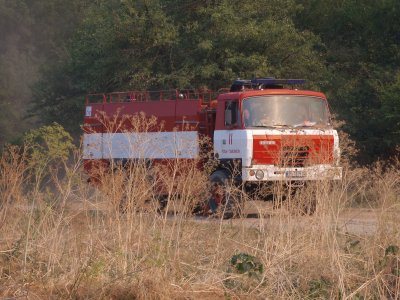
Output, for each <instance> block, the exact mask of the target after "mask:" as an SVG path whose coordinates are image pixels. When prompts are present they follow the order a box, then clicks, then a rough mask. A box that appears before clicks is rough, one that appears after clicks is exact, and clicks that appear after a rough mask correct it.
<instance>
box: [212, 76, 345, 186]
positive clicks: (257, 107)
mask: <svg viewBox="0 0 400 300" xmlns="http://www.w3.org/2000/svg"><path fill="white" fill-rule="evenodd" d="M303 82H304V81H303V80H277V79H273V78H263V79H256V80H239V81H236V82H234V84H233V85H232V87H231V91H230V92H229V93H225V94H221V95H220V96H219V97H218V99H217V109H216V111H217V116H216V124H215V131H214V155H215V157H216V158H218V159H219V161H220V162H221V166H223V167H224V168H231V169H232V166H233V165H235V168H236V172H237V173H239V176H238V177H239V178H240V180H241V181H242V182H243V183H246V182H253V183H260V182H272V181H282V180H284V181H297V182H298V181H300V182H305V181H309V180H320V179H329V180H340V179H341V177H342V169H341V167H340V166H339V157H340V149H339V138H338V134H337V131H336V130H334V129H333V127H332V124H331V120H330V112H329V106H328V102H327V99H326V96H325V95H324V94H323V93H320V92H315V91H307V90H297V89H288V88H284V86H285V85H292V84H301V83H303Z"/></svg>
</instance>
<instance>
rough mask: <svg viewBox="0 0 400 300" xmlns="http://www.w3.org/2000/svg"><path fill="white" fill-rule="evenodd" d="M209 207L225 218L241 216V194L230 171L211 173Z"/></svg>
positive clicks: (213, 212)
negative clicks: (233, 181)
mask: <svg viewBox="0 0 400 300" xmlns="http://www.w3.org/2000/svg"><path fill="white" fill-rule="evenodd" d="M209 182H210V199H209V201H208V208H209V209H210V210H211V212H212V214H214V215H216V216H220V217H222V218H224V219H230V218H233V217H239V216H240V215H241V213H242V206H243V205H242V201H241V199H240V194H239V193H238V192H237V190H236V187H235V186H234V185H233V183H232V180H231V176H230V175H229V173H228V171H225V170H217V171H215V172H214V173H212V174H211V176H210V178H209Z"/></svg>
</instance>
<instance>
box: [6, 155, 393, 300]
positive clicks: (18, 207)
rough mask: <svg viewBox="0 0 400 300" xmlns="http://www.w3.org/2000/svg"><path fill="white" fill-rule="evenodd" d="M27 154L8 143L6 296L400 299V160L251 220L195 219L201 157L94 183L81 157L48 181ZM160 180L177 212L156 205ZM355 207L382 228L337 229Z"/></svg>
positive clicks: (202, 191) (313, 190) (322, 186)
mask: <svg viewBox="0 0 400 300" xmlns="http://www.w3.org/2000/svg"><path fill="white" fill-rule="evenodd" d="M77 157H79V155H77ZM26 159H27V155H26V153H23V152H22V153H21V150H20V149H17V148H12V149H8V150H7V151H4V153H3V156H2V158H1V161H0V167H1V169H0V176H1V177H0V197H1V198H0V200H1V203H0V205H1V206H0V298H11V299H12V298H22V299H24V298H27V299H47V298H54V299H62V298H65V299H71V298H72V299H81V298H95V299H133V298H134V299H226V298H227V299H239V298H240V299H254V298H256V299H266V298H270V299H305V298H309V299H326V298H342V299H370V298H373V299H377V298H389V299H390V298H391V299H397V298H400V280H399V275H400V268H399V263H400V256H399V255H400V251H399V246H400V226H399V224H398V216H399V213H400V201H399V196H398V195H399V180H400V172H399V169H398V166H399V165H398V164H397V165H396V164H393V165H392V167H389V168H388V167H386V168H383V167H382V166H381V165H377V166H375V167H372V168H369V169H360V168H359V169H351V170H350V169H348V170H346V171H345V174H344V179H343V181H342V182H336V183H333V184H332V183H327V182H318V183H315V184H312V185H310V186H308V187H307V188H305V189H304V190H303V191H302V193H299V194H297V195H295V196H294V198H293V199H292V201H294V202H296V203H298V202H301V201H307V200H308V199H310V198H311V197H316V199H317V201H318V206H317V211H316V213H315V215H313V216H304V215H300V214H297V213H296V211H293V209H292V211H291V212H290V213H289V212H288V210H287V209H286V208H281V209H278V210H276V212H275V213H274V214H273V215H270V216H268V217H267V218H260V219H258V221H257V226H254V225H249V224H250V223H249V222H248V220H246V219H245V218H240V219H237V220H233V221H232V220H222V219H218V218H210V219H207V218H194V217H193V216H191V213H190V212H191V210H192V208H193V207H194V206H195V205H196V203H199V202H201V201H204V199H205V198H207V196H206V194H207V191H206V190H207V184H206V182H207V180H206V177H207V176H206V175H205V174H204V173H202V172H199V171H198V170H197V169H196V168H195V165H194V164H190V163H187V164H188V165H186V166H185V167H184V168H182V164H181V163H180V162H177V161H175V162H171V165H169V166H168V168H166V169H163V170H160V174H164V176H154V177H152V178H151V179H152V180H149V176H147V175H148V174H149V170H148V167H147V166H146V165H145V164H144V163H139V162H138V163H136V164H135V165H131V166H130V168H128V169H127V170H126V171H124V172H122V171H121V170H120V169H118V168H116V170H115V172H113V173H107V174H105V175H104V176H106V180H105V181H104V184H103V185H102V186H101V187H95V186H93V185H88V184H86V183H85V179H86V178H85V175H84V174H83V172H82V170H81V168H80V161H79V159H76V160H75V163H73V164H61V165H60V166H62V167H63V168H65V170H63V172H61V173H62V174H63V176H62V178H59V177H58V175H57V174H61V173H60V172H57V173H55V172H50V173H48V175H47V177H46V181H45V182H43V178H37V177H35V176H32V174H33V173H34V172H32V170H30V169H29V167H28V164H27V161H26ZM162 172H166V173H162ZM165 174H167V175H165ZM159 180H162V181H163V186H165V187H167V195H168V198H169V200H170V201H169V202H168V207H167V209H168V211H169V212H173V214H172V216H171V214H167V213H166V211H164V212H163V213H158V212H157V210H158V209H159V205H158V204H157V203H158V202H157V199H156V198H157V197H156V195H155V193H154V190H155V189H154V186H157V185H158V183H157V181H159ZM278 192H279V191H278ZM178 194H179V195H178ZM149 200H150V201H149ZM354 205H356V206H364V207H370V208H371V209H374V211H376V215H377V223H376V228H375V229H376V230H372V231H371V232H369V233H368V234H364V235H356V234H354V233H349V232H346V231H344V230H343V229H342V227H341V226H340V220H339V219H340V216H341V214H342V213H343V212H344V211H346V210H347V209H348V208H349V207H352V206H354ZM174 212H175V213H174ZM240 253H243V254H245V255H244V256H243V257H244V258H242V259H244V262H243V264H242V265H239V264H236V263H234V262H233V261H232V258H233V257H234V256H235V255H238V254H240ZM260 265H262V270H261V269H260V268H259V266H260Z"/></svg>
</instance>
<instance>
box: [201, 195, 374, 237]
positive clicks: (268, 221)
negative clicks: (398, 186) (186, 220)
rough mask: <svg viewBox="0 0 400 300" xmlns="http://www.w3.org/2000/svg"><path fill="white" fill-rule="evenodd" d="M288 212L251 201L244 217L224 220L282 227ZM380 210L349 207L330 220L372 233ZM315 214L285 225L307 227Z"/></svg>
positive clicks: (351, 229)
mask: <svg viewBox="0 0 400 300" xmlns="http://www.w3.org/2000/svg"><path fill="white" fill-rule="evenodd" d="M287 214H288V212H287V211H285V210H284V209H283V208H282V209H273V207H272V202H262V201H250V202H248V203H246V206H245V210H244V218H241V219H231V220H224V221H223V222H224V223H226V224H231V225H244V226H246V227H249V228H253V227H254V228H260V227H262V226H266V227H271V226H272V227H277V229H278V228H282V226H281V225H282V222H288V219H287V218H282V217H284V216H287ZM377 214H378V211H376V210H374V209H368V208H348V209H345V210H343V212H342V213H341V214H339V215H338V216H337V218H334V219H332V220H330V225H331V226H334V227H336V229H337V230H339V231H341V232H343V233H349V234H354V235H372V234H374V233H375V231H376V230H377V225H378V223H377V222H378V215H377ZM314 218H316V217H315V216H298V217H292V218H290V220H291V221H290V222H289V223H287V224H285V226H296V227H297V226H300V227H307V226H310V225H312V223H313V220H314ZM196 220H197V221H199V222H219V221H220V220H215V219H214V220H213V219H210V218H197V219H196Z"/></svg>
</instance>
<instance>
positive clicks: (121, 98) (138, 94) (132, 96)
mask: <svg viewBox="0 0 400 300" xmlns="http://www.w3.org/2000/svg"><path fill="white" fill-rule="evenodd" d="M218 94H220V93H219V92H214V91H211V90H206V89H185V90H180V89H175V90H160V91H126V92H112V93H97V94H88V95H87V96H86V99H85V103H86V105H88V104H91V103H104V104H105V103H123V102H147V101H176V100H196V101H198V100H201V102H202V103H210V102H211V101H212V100H215V99H216V97H217V96H218Z"/></svg>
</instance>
